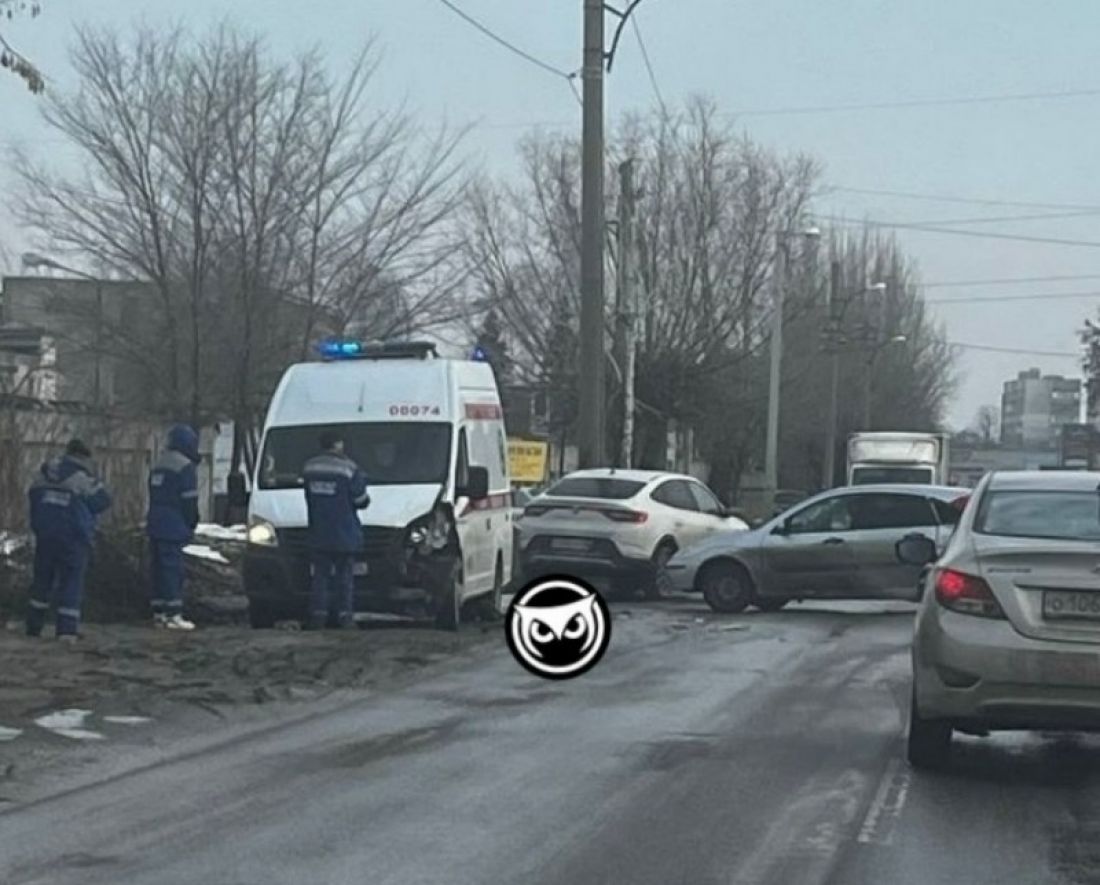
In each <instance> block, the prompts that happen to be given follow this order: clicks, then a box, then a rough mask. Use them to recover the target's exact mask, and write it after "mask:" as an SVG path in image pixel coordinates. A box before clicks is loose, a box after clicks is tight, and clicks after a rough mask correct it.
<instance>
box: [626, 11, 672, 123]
mask: <svg viewBox="0 0 1100 885" xmlns="http://www.w3.org/2000/svg"><path fill="white" fill-rule="evenodd" d="M630 23H631V24H632V25H633V26H634V36H635V37H636V38H637V40H638V49H640V50H641V53H642V61H644V62H645V69H646V73H647V74H649V85H650V86H652V87H653V94H654V95H655V96H656V98H657V104H658V105H659V106H660V108H661V114H662V115H663V116H664V117H665V118H667V117H668V105H666V104H665V98H664V96H663V95H662V94H661V87H660V86H659V85H658V83H657V75H656V73H654V71H653V62H651V61H650V59H649V50H647V49H646V45H645V38H644V37H642V28H641V26H640V25H639V24H638V16H633V17H632V18H631V19H630Z"/></svg>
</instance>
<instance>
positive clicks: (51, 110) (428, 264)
mask: <svg viewBox="0 0 1100 885" xmlns="http://www.w3.org/2000/svg"><path fill="white" fill-rule="evenodd" d="M72 56H73V63H74V66H75V68H76V70H77V73H78V74H79V76H80V82H81V88H80V91H79V92H78V93H77V94H75V95H61V96H53V97H51V100H50V101H49V103H48V104H47V106H46V110H45V114H46V119H47V121H48V122H49V123H50V124H51V125H52V126H54V127H55V128H56V129H58V130H59V131H60V132H61V133H62V134H64V135H65V136H67V137H68V138H70V139H71V140H72V141H73V142H74V143H75V145H76V146H77V147H78V148H80V149H81V151H82V152H83V154H84V156H85V157H86V159H87V163H86V164H85V172H84V174H83V175H82V176H75V177H74V176H68V175H66V176H58V175H54V174H51V173H50V171H49V170H48V169H44V168H42V167H41V166H40V165H38V164H36V163H34V162H32V161H31V160H30V159H29V158H27V157H23V158H22V159H21V160H20V161H19V164H18V169H19V170H20V174H21V176H22V179H23V183H24V196H23V199H22V202H21V205H20V210H21V215H22V217H23V219H24V220H25V221H26V222H27V223H28V224H29V225H30V226H31V228H32V229H33V230H35V231H36V232H37V233H38V235H39V238H40V239H41V240H42V245H43V248H44V249H47V250H50V251H59V250H60V251H62V252H65V253H68V254H70V255H72V256H74V258H73V260H83V261H85V262H89V263H93V264H95V265H97V266H103V267H106V268H109V269H110V270H112V271H114V272H115V273H117V274H119V275H121V276H123V277H127V278H131V279H137V280H142V281H145V282H146V283H147V284H148V285H149V289H150V292H151V295H150V298H149V300H148V302H147V303H146V304H145V305H144V311H143V316H142V317H141V318H135V316H133V315H132V314H131V315H128V316H127V317H126V318H125V321H124V322H123V323H120V324H119V328H117V329H114V330H113V334H109V335H108V336H107V338H108V340H109V341H111V342H112V346H113V347H114V349H115V352H116V355H118V356H121V357H122V358H124V359H126V360H128V361H131V362H133V363H134V364H139V365H140V366H141V369H142V371H143V372H146V373H147V377H148V380H149V384H148V389H149V390H150V392H151V393H152V396H151V397H150V401H149V402H147V403H145V404H143V405H144V406H145V407H147V408H153V409H155V410H156V411H158V412H161V413H164V414H166V415H167V414H172V415H180V416H188V417H190V418H191V419H192V420H195V421H201V420H204V419H207V418H210V417H231V418H232V419H233V420H234V421H235V422H236V424H237V427H238V428H239V429H243V430H245V431H247V430H248V429H249V428H251V427H252V426H254V422H255V419H256V417H257V414H258V412H259V410H261V409H262V407H263V404H264V402H265V399H266V396H267V395H268V393H269V392H270V390H271V387H272V386H273V385H274V383H275V380H276V378H277V376H278V374H279V372H281V370H282V368H283V367H284V366H285V364H286V363H287V362H288V361H290V360H292V359H295V358H300V357H301V356H302V354H303V352H304V351H305V349H306V347H307V344H308V342H309V341H310V340H312V338H313V337H315V336H316V335H317V334H321V333H331V332H339V331H342V330H344V329H346V328H348V327H349V326H350V325H354V324H357V323H361V322H362V321H364V320H366V319H368V318H369V319H370V320H371V321H372V322H374V325H375V326H376V327H378V326H380V325H381V323H380V322H378V320H379V319H384V320H385V324H386V325H387V326H388V327H389V328H402V329H407V328H425V327H428V326H431V325H432V324H435V323H440V322H446V321H448V320H449V319H450V318H451V317H452V316H453V314H454V312H455V309H454V307H453V304H452V302H456V300H457V299H456V298H455V292H456V289H457V286H458V285H459V284H460V282H461V274H459V273H456V268H455V256H456V253H457V245H456V240H455V237H454V236H453V235H452V234H451V233H450V231H449V229H448V222H449V221H450V219H451V216H452V214H453V211H454V209H455V207H456V206H457V204H458V202H459V200H460V198H461V195H462V191H463V186H464V182H463V178H462V170H461V167H460V164H459V163H458V162H457V160H456V150H457V145H458V143H459V139H460V137H461V133H452V132H450V131H448V130H446V129H441V130H439V131H438V132H436V133H434V134H432V135H430V136H428V137H424V136H423V135H422V133H421V132H420V131H419V130H418V129H417V127H416V126H415V125H414V124H413V122H412V120H411V118H409V117H408V115H407V114H405V113H404V112H403V111H402V110H400V109H397V110H393V111H386V110H382V111H378V110H376V109H375V108H373V107H372V106H371V102H370V101H369V99H370V98H371V86H372V84H373V80H372V77H373V74H374V71H375V67H376V60H377V53H376V52H375V50H374V48H373V46H372V45H371V44H369V43H368V45H367V46H366V47H365V48H364V50H363V51H362V53H361V54H360V55H359V56H358V57H357V59H356V61H355V63H354V64H353V65H352V67H351V69H350V71H349V72H348V73H347V74H346V75H345V76H344V77H343V78H342V79H339V80H337V79H334V78H333V77H332V76H330V75H329V73H328V72H327V70H326V68H325V66H324V64H323V61H322V59H321V57H320V56H319V55H318V54H317V53H307V54H306V55H303V56H301V57H299V58H298V59H296V60H295V61H293V62H291V63H285V62H281V61H278V60H275V59H273V58H272V57H271V56H270V55H269V53H268V52H267V51H266V50H265V48H264V47H263V46H262V45H261V43H260V42H259V41H258V40H257V39H255V38H253V37H250V36H247V35H243V34H241V33H240V32H237V31H235V30H233V29H232V28H230V27H227V26H223V27H221V28H218V29H216V30H214V31H212V32H210V33H209V34H207V35H206V36H204V37H201V38H194V37H192V36H190V35H188V34H187V33H185V32H183V31H174V32H170V33H167V34H158V33H155V32H152V31H149V30H138V31H136V32H135V33H134V34H133V36H132V37H129V38H123V37H120V36H119V35H117V34H114V33H111V32H102V31H94V30H91V29H83V30H80V31H78V33H77V41H76V45H75V47H74V49H73V53H72ZM139 320H140V321H139ZM378 331H379V333H380V334H385V333H386V332H387V331H388V329H381V328H379V329H378ZM150 345H155V346H150ZM238 452H239V454H241V455H243V457H245V458H246V459H247V457H248V456H249V450H248V446H247V445H245V444H242V445H241V446H239V447H238Z"/></svg>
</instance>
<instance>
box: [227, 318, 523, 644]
mask: <svg viewBox="0 0 1100 885" xmlns="http://www.w3.org/2000/svg"><path fill="white" fill-rule="evenodd" d="M318 349H319V351H320V352H321V354H322V360H321V361H317V362H307V363H299V364H297V365H293V366H291V367H290V368H289V369H287V370H286V372H285V374H284V375H283V378H282V380H281V381H280V383H279V386H278V388H277V389H276V391H275V394H274V396H273V397H272V400H271V404H270V406H269V408H268V412H267V419H266V421H265V423H264V429H263V438H262V441H261V444H260V449H259V455H258V457H257V461H256V471H255V476H254V477H253V478H252V484H251V493H250V494H249V498H248V548H247V552H246V556H245V568H244V574H245V589H246V593H247V594H248V597H249V601H250V604H251V611H252V620H253V625H254V626H258V627H260V626H270V625H271V624H273V623H274V622H275V621H277V620H281V619H301V618H303V617H304V616H305V613H306V610H307V600H308V594H309V561H308V555H309V550H308V548H307V545H306V527H307V513H306V499H305V492H304V490H303V486H302V477H301V473H302V467H303V465H304V464H305V462H306V461H307V460H308V459H309V458H310V457H312V456H313V455H314V454H316V453H317V452H318V451H319V446H320V443H319V439H320V436H321V433H322V432H323V431H325V430H338V431H340V433H341V434H342V436H343V438H344V440H345V445H346V452H347V454H348V455H349V456H350V457H351V458H352V459H354V460H355V461H356V462H357V463H358V464H359V466H360V467H362V469H363V470H364V471H365V472H366V474H367V480H368V482H369V488H370V499H371V502H370V506H369V507H368V508H367V509H365V510H362V511H360V521H361V522H362V523H363V537H364V545H363V554H362V556H361V557H360V558H359V559H358V561H357V562H356V565H355V575H356V578H355V583H356V608H357V611H358V612H360V613H362V612H366V611H389V612H396V611H404V612H407V611H408V610H409V609H410V607H412V608H413V609H416V608H417V607H419V606H421V605H422V606H423V607H425V608H426V609H427V612H428V613H429V614H430V615H431V616H432V617H433V618H434V620H435V622H436V624H437V626H439V627H441V628H444V629H455V628H456V627H457V626H458V623H459V621H460V619H461V615H462V612H463V609H464V608H466V609H467V611H468V610H469V608H468V606H469V604H470V603H471V602H476V603H477V604H478V605H480V606H483V607H484V608H485V609H486V610H487V611H493V612H499V611H500V606H501V602H500V596H501V589H502V587H504V586H505V585H506V584H507V583H508V581H510V580H511V571H512V512H511V506H510V501H511V495H510V490H511V485H510V481H509V476H508V443H507V436H506V434H505V429H504V417H503V413H502V410H501V401H500V393H499V391H498V390H497V385H496V380H495V378H494V375H493V371H492V368H491V367H490V366H489V364H488V363H486V362H479V361H473V360H454V359H443V358H440V357H439V356H438V354H437V353H436V349H435V346H434V345H433V344H430V343H422V342H410V343H406V342H400V343H397V342H391V343H385V344H367V343H363V342H359V341H347V340H330V341H326V342H324V343H323V344H322V345H321V346H320V347H319V348H318Z"/></svg>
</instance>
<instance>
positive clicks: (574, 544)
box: [550, 538, 591, 553]
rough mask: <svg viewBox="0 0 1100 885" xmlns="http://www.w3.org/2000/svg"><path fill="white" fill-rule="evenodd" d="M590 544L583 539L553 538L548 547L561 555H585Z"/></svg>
mask: <svg viewBox="0 0 1100 885" xmlns="http://www.w3.org/2000/svg"><path fill="white" fill-rule="evenodd" d="M589 546H591V545H590V542H589V541H588V540H586V539H585V538H554V540H553V541H551V542H550V547H551V548H552V549H554V550H559V551H561V552H562V553H587V552H588V548H589Z"/></svg>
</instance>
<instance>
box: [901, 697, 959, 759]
mask: <svg viewBox="0 0 1100 885" xmlns="http://www.w3.org/2000/svg"><path fill="white" fill-rule="evenodd" d="M950 754H951V723H950V722H948V721H947V720H945V719H925V718H924V717H922V716H921V715H920V713H919V712H918V711H917V700H916V696H915V695H914V697H913V698H912V700H911V701H910V704H909V740H908V744H907V755H908V757H909V764H910V765H912V766H913V767H914V768H925V769H936V768H940V767H942V766H943V765H944V764H945V763H946V762H947V759H948V756H950Z"/></svg>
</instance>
